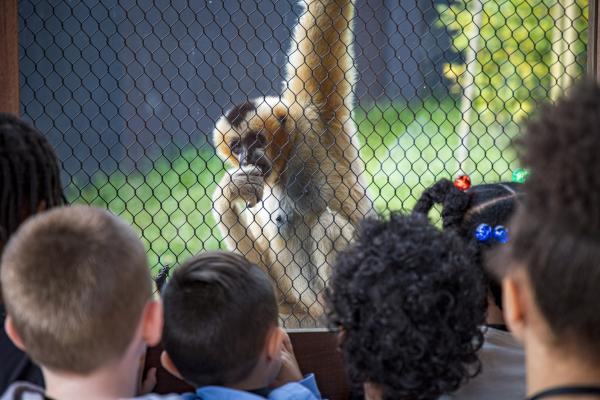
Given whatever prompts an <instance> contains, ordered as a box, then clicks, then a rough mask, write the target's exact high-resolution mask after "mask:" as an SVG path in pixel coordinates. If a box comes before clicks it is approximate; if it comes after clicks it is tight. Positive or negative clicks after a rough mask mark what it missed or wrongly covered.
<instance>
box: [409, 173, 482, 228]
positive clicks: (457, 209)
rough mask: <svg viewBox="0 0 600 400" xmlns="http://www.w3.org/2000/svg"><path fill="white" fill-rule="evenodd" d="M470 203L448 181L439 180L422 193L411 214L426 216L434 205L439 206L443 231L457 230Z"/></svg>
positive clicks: (468, 198)
mask: <svg viewBox="0 0 600 400" xmlns="http://www.w3.org/2000/svg"><path fill="white" fill-rule="evenodd" d="M470 202H471V198H470V196H469V195H468V194H467V193H465V192H463V191H461V190H458V189H457V188H456V187H454V184H453V183H452V182H451V181H449V180H448V179H441V180H440V181H438V182H436V183H435V184H434V185H433V186H431V187H429V188H428V189H426V190H425V191H424V192H423V194H422V195H421V198H420V199H419V200H418V201H417V204H416V205H415V207H414V208H413V212H414V213H419V214H425V215H427V214H429V211H431V209H432V208H433V206H434V204H441V205H442V223H443V227H444V229H453V230H459V229H460V226H461V223H462V220H463V217H464V215H465V212H466V211H467V210H468V209H469V205H470Z"/></svg>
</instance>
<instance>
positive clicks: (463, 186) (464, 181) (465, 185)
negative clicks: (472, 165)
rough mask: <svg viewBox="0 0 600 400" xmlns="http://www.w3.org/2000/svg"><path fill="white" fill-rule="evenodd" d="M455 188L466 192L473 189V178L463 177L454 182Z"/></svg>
mask: <svg viewBox="0 0 600 400" xmlns="http://www.w3.org/2000/svg"><path fill="white" fill-rule="evenodd" d="M454 187H456V188H457V189H458V190H461V191H465V190H468V189H469V188H470V187H471V178H469V175H461V176H459V177H458V178H456V179H455V180H454Z"/></svg>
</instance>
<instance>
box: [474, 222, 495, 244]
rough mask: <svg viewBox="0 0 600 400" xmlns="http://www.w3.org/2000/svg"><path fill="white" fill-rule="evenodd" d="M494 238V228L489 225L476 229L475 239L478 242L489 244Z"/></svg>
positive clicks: (480, 225)
mask: <svg viewBox="0 0 600 400" xmlns="http://www.w3.org/2000/svg"><path fill="white" fill-rule="evenodd" d="M491 238H492V227H491V226H489V225H488V224H479V225H478V226H477V228H475V239H477V241H478V242H487V241H489V240H490V239H491Z"/></svg>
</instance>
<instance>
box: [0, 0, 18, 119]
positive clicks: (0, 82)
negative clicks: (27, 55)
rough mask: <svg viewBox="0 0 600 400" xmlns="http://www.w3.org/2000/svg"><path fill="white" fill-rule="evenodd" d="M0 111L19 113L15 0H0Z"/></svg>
mask: <svg viewBox="0 0 600 400" xmlns="http://www.w3.org/2000/svg"><path fill="white" fill-rule="evenodd" d="M0 111H4V112H10V113H13V114H18V113H19V23H18V18H17V0H0Z"/></svg>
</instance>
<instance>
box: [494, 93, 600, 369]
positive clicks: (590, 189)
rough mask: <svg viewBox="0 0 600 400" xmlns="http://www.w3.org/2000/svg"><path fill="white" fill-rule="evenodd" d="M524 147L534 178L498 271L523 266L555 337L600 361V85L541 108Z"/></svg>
mask: <svg viewBox="0 0 600 400" xmlns="http://www.w3.org/2000/svg"><path fill="white" fill-rule="evenodd" d="M520 146H521V153H522V154H521V157H522V161H523V162H524V164H525V165H526V166H527V167H528V168H529V171H530V174H531V175H530V178H529V180H528V181H527V182H526V183H525V186H524V189H525V192H526V193H527V196H526V198H525V199H524V207H523V208H522V209H520V210H519V211H518V212H517V215H516V217H515V219H514V224H513V232H512V238H511V240H510V243H509V246H508V247H507V248H506V253H505V255H507V256H508V257H507V259H508V262H506V259H504V260H503V261H504V262H502V263H501V265H498V268H502V267H503V265H504V266H505V265H510V266H513V267H515V266H519V267H524V268H525V271H526V273H527V275H528V278H529V282H530V284H531V286H532V288H533V292H534V298H535V301H536V304H537V306H538V308H539V310H540V311H541V314H542V315H543V317H544V319H545V320H546V321H547V323H548V325H549V328H550V330H551V332H552V335H553V339H555V340H554V341H556V340H558V341H559V343H561V345H562V346H564V347H565V348H566V341H564V340H563V339H567V341H568V342H571V343H576V344H577V345H576V347H580V349H579V350H582V352H584V353H585V354H587V355H591V356H592V357H594V358H595V359H596V360H598V359H600V356H599V354H600V341H598V338H599V337H600V313H599V312H598V288H600V265H599V264H598V262H599V261H598V260H600V173H598V172H599V171H597V169H600V168H597V167H600V163H598V157H599V155H600V88H599V87H598V86H597V85H596V84H594V83H589V82H588V83H584V84H581V83H580V84H578V85H576V86H575V87H574V88H573V90H572V91H571V92H570V93H569V95H568V96H566V97H563V98H562V99H560V100H558V102H557V103H556V104H555V105H549V106H546V107H544V108H542V109H541V112H540V113H539V114H538V115H537V117H536V118H534V119H532V120H531V121H530V122H529V124H528V126H527V129H526V133H525V135H524V137H523V138H522V139H521V140H520ZM502 264H503V265H502ZM569 350H573V349H572V348H570V349H569Z"/></svg>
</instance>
